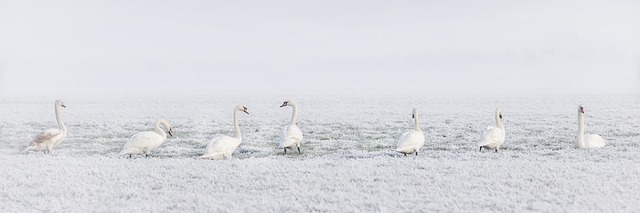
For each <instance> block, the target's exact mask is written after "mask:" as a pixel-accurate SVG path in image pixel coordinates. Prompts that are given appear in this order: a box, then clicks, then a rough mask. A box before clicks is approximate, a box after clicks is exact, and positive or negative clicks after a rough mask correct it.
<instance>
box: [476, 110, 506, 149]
mask: <svg viewBox="0 0 640 213" xmlns="http://www.w3.org/2000/svg"><path fill="white" fill-rule="evenodd" d="M504 138H505V137H504V125H502V109H500V108H499V107H498V108H496V126H489V127H487V132H486V133H484V136H483V137H482V140H481V141H480V142H478V144H477V145H478V146H479V147H480V151H482V148H485V149H493V150H496V152H498V149H500V146H502V144H504Z"/></svg>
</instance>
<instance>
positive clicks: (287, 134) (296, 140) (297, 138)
mask: <svg viewBox="0 0 640 213" xmlns="http://www.w3.org/2000/svg"><path fill="white" fill-rule="evenodd" d="M286 106H291V107H292V108H293V114H292V115H291V123H290V124H289V125H287V126H285V127H284V128H282V133H281V134H280V144H278V147H279V148H282V149H284V153H285V154H287V149H290V148H293V147H296V148H298V153H302V152H300V142H302V131H300V128H298V126H297V125H296V120H297V118H298V105H297V104H296V103H295V102H293V101H291V100H290V101H285V102H284V103H282V105H281V106H280V108H282V107H286Z"/></svg>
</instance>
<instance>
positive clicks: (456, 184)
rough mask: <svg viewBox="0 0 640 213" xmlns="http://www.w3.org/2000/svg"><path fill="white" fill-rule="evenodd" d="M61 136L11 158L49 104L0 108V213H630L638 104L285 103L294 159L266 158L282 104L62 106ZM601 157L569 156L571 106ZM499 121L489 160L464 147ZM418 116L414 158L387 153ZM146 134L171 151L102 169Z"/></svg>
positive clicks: (427, 99) (252, 100) (12, 100)
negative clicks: (228, 139)
mask: <svg viewBox="0 0 640 213" xmlns="http://www.w3.org/2000/svg"><path fill="white" fill-rule="evenodd" d="M61 98H62V99H63V100H64V101H65V104H66V105H67V108H66V109H63V111H62V116H63V119H64V120H65V122H66V123H67V126H68V128H69V136H68V138H67V140H66V141H64V142H63V143H62V144H61V145H60V146H59V147H57V148H56V149H55V150H54V151H53V152H52V153H51V154H48V155H46V154H42V153H29V154H24V153H20V151H21V150H22V149H24V148H25V147H26V145H27V143H28V142H29V140H30V139H31V137H33V136H35V135H36V134H37V133H38V132H39V131H40V130H42V129H44V128H49V127H55V121H54V115H53V101H54V99H55V98H50V97H44V98H43V97H23V96H11V95H6V94H5V95H3V96H0V165H1V168H2V169H1V172H0V181H2V182H0V210H2V211H3V212H24V211H46V210H52V211H74V212H77V211H132V210H134V211H165V210H169V211H194V210H197V211H205V210H212V211H233V212H235V211H255V210H258V209H260V210H268V211H353V210H362V211H387V212H388V211H393V210H406V211H434V210H442V211H528V210H531V211H538V210H539V211H562V210H565V211H571V212H582V211H615V212H621V211H623V212H634V211H635V212H637V211H640V202H638V201H639V200H640V154H639V153H640V146H639V145H638V144H639V142H640V116H639V115H640V109H638V108H639V107H640V97H639V96H638V95H592V96H568V95H559V96H554V95H547V96H545V95H540V96H515V95H511V96H506V97H498V96H495V97H488V96H480V97H478V96H453V97H435V96H428V95H425V96H423V97H395V96H386V95H378V96H375V95H369V96H355V95H354V96H326V95H324V96H317V95H316V96H295V97H293V99H294V100H296V102H297V103H298V104H299V105H300V117H299V118H300V121H299V126H300V128H301V129H302V131H303V132H304V134H305V139H306V143H305V144H303V147H302V150H303V152H304V153H303V154H302V155H299V154H287V155H283V154H282V151H281V150H279V149H276V148H275V147H276V144H277V142H276V139H277V138H278V133H279V132H280V131H279V130H280V128H281V127H282V126H284V125H285V124H286V123H287V122H288V121H289V118H290V117H289V116H290V113H291V109H290V108H283V109H281V108H278V106H280V104H281V103H282V101H284V100H286V99H289V98H292V97H287V96H278V97H275V96H273V95H272V96H259V95H254V96H247V97H231V96H228V97H227V96H220V95H218V96H215V95H208V96H207V95H203V96H198V95H190V96H179V95H173V96H168V97H167V96H163V97H158V98H155V99H152V98H142V99H140V98H137V97H136V96H135V95H130V96H126V97H118V96H115V95H113V96H88V95H84V96H78V95H76V96H68V97H61ZM238 103H245V104H246V105H247V106H248V108H249V112H250V113H251V114H250V115H240V125H241V129H242V130H243V136H244V141H243V144H241V145H240V147H239V148H238V150H236V152H235V153H234V157H235V158H234V159H231V160H226V161H210V160H199V159H196V157H197V156H199V155H201V154H202V153H203V151H204V147H205V146H206V142H208V140H210V139H211V138H213V137H215V136H216V135H220V134H225V135H232V134H233V132H232V130H233V128H232V121H231V118H232V116H231V113H232V110H233V107H234V106H235V105H236V104H238ZM579 103H583V104H584V105H585V108H586V113H587V114H586V132H587V133H598V134H600V135H602V137H603V138H605V140H607V143H608V144H607V146H606V147H605V148H603V149H597V150H576V149H574V148H573V143H574V141H575V135H576V132H577V106H578V104H579ZM496 106H501V107H502V108H503V115H504V118H505V119H504V123H505V126H506V129H507V142H506V143H505V146H504V148H503V149H502V150H501V151H500V152H499V153H494V152H478V150H477V147H475V146H474V144H475V143H476V142H477V140H478V139H479V138H480V136H481V134H482V131H484V129H486V126H487V125H492V124H493V112H494V109H495V107H496ZM412 107H416V108H418V109H419V111H420V113H421V114H420V117H421V126H422V129H423V131H424V132H425V135H426V139H427V143H426V145H425V148H424V150H423V151H422V152H421V153H420V155H419V156H407V157H404V156H400V155H398V154H396V153H393V152H391V151H390V150H392V149H393V148H394V146H395V143H396V140H397V139H398V137H399V136H400V135H401V134H402V132H404V131H407V130H410V129H411V128H412V124H413V123H412V121H411V115H410V113H411V108H412ZM157 118H164V119H166V120H168V121H169V122H170V123H172V124H173V125H174V131H175V133H176V135H175V137H173V138H170V139H169V140H168V142H167V143H166V144H164V145H162V146H161V147H160V148H159V149H158V150H157V151H156V153H155V156H154V157H152V158H148V159H144V158H134V159H124V158H119V157H118V156H116V153H117V152H118V151H119V150H120V148H121V147H122V146H123V145H124V143H126V140H127V138H128V137H129V136H130V135H132V134H134V133H136V132H137V131H143V130H150V129H151V128H152V127H151V126H152V124H153V123H154V122H155V120H156V119H157Z"/></svg>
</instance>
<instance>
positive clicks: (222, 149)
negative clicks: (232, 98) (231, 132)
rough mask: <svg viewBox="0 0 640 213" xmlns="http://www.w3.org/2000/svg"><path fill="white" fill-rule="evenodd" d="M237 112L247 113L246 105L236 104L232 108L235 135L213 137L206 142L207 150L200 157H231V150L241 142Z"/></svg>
mask: <svg viewBox="0 0 640 213" xmlns="http://www.w3.org/2000/svg"><path fill="white" fill-rule="evenodd" d="M238 112H244V113H247V114H249V112H248V111H247V107H245V106H243V105H238V106H236V107H235V108H234V109H233V126H234V127H235V129H236V137H229V136H220V137H217V138H214V139H213V140H211V142H209V144H207V152H206V153H205V154H204V155H202V156H201V157H200V158H205V159H213V160H222V159H225V158H227V159H228V158H231V154H232V153H233V151H235V150H236V148H238V146H239V145H240V143H242V134H240V127H239V126H238Z"/></svg>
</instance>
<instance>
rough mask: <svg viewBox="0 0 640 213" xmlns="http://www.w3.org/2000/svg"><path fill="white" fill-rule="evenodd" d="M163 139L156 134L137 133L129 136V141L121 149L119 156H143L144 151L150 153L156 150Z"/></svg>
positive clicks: (149, 132)
mask: <svg viewBox="0 0 640 213" xmlns="http://www.w3.org/2000/svg"><path fill="white" fill-rule="evenodd" d="M164 140H165V139H164V138H162V136H160V135H159V134H158V133H155V132H151V131H145V132H139V133H136V134H134V135H133V136H131V138H129V141H127V143H126V144H125V145H124V147H122V151H120V155H129V154H131V155H134V154H144V153H145V151H147V152H148V151H151V150H153V149H156V148H158V147H159V146H160V145H162V143H163V142H164Z"/></svg>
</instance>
